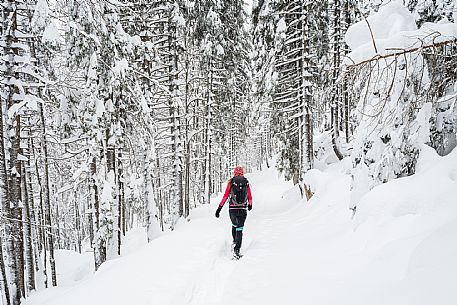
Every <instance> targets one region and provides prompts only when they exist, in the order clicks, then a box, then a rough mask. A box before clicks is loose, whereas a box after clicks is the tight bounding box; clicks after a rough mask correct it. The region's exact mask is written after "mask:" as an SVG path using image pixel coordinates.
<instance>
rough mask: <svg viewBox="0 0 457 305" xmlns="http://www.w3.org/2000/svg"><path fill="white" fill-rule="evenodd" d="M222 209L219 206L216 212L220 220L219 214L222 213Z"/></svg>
mask: <svg viewBox="0 0 457 305" xmlns="http://www.w3.org/2000/svg"><path fill="white" fill-rule="evenodd" d="M221 210H222V207H221V206H219V207H218V208H217V210H216V217H217V218H219V214H220V213H221Z"/></svg>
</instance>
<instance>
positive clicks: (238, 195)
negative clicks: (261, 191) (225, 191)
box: [230, 176, 249, 206]
mask: <svg viewBox="0 0 457 305" xmlns="http://www.w3.org/2000/svg"><path fill="white" fill-rule="evenodd" d="M248 187H249V182H248V179H246V178H245V177H243V176H236V177H233V178H232V183H231V187H230V205H238V206H241V205H246V203H247V200H248Z"/></svg>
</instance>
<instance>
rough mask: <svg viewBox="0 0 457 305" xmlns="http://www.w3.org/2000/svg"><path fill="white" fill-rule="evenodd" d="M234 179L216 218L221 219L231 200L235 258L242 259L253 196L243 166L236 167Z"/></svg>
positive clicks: (227, 189) (226, 190)
mask: <svg viewBox="0 0 457 305" xmlns="http://www.w3.org/2000/svg"><path fill="white" fill-rule="evenodd" d="M233 175H234V177H233V178H232V179H230V180H229V182H228V184H227V188H226V189H225V193H224V197H222V200H221V203H219V206H218V207H217V210H216V217H218V218H219V215H220V212H221V210H222V207H223V206H224V204H225V202H226V201H227V199H229V215H230V220H231V221H232V237H233V247H234V248H233V256H234V258H235V259H239V258H240V257H241V254H240V248H241V242H242V239H243V228H244V222H245V221H246V217H247V214H248V213H247V211H246V209H247V210H249V211H250V210H251V209H252V196H251V188H250V186H249V181H248V179H246V177H244V169H243V168H242V167H241V166H237V167H235V169H234V171H233Z"/></svg>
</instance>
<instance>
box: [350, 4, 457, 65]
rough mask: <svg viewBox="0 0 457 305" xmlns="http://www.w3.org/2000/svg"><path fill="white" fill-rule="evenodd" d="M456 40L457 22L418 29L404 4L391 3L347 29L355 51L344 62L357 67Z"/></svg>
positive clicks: (428, 25) (441, 23)
mask: <svg viewBox="0 0 457 305" xmlns="http://www.w3.org/2000/svg"><path fill="white" fill-rule="evenodd" d="M368 24H369V26H368ZM370 29H371V31H370ZM455 39H457V23H451V22H449V21H442V22H439V23H429V22H426V23H424V24H423V25H422V26H421V28H420V29H417V26H416V22H415V18H414V16H413V14H412V13H411V12H409V11H408V9H407V8H406V7H405V6H403V4H402V1H398V0H397V1H392V2H389V3H388V4H386V5H384V6H382V7H381V8H380V9H379V11H378V12H377V13H375V14H373V15H370V16H369V17H368V18H366V20H361V21H359V22H357V23H355V24H353V25H351V26H350V27H349V28H348V30H347V32H346V35H345V41H346V43H347V44H348V46H349V47H350V48H351V50H352V51H351V53H349V54H348V56H347V57H346V59H345V61H344V62H345V63H346V64H347V65H351V64H356V63H359V62H362V61H364V60H368V59H371V58H373V57H375V56H377V55H380V56H382V55H387V54H391V53H398V52H401V51H402V50H406V49H413V48H419V47H422V46H427V45H430V44H432V43H439V42H443V41H450V40H455ZM373 42H374V43H373ZM374 44H375V45H376V50H375V47H374Z"/></svg>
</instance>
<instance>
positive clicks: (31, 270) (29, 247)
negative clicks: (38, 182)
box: [22, 164, 35, 292]
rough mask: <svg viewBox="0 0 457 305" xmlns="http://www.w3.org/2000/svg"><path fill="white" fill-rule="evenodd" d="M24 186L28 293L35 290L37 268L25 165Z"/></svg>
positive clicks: (23, 169)
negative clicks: (34, 259) (34, 260)
mask: <svg viewBox="0 0 457 305" xmlns="http://www.w3.org/2000/svg"><path fill="white" fill-rule="evenodd" d="M22 172H23V174H22V186H23V190H24V192H23V198H24V227H25V230H24V235H25V240H24V241H25V264H26V267H27V291H28V292H30V291H32V290H35V267H34V265H33V239H32V225H31V223H32V219H31V217H30V200H31V197H32V196H33V194H30V196H29V193H28V192H29V190H28V188H27V180H28V179H27V178H28V176H29V174H28V173H27V169H26V167H25V164H24V166H23V168H22Z"/></svg>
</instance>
